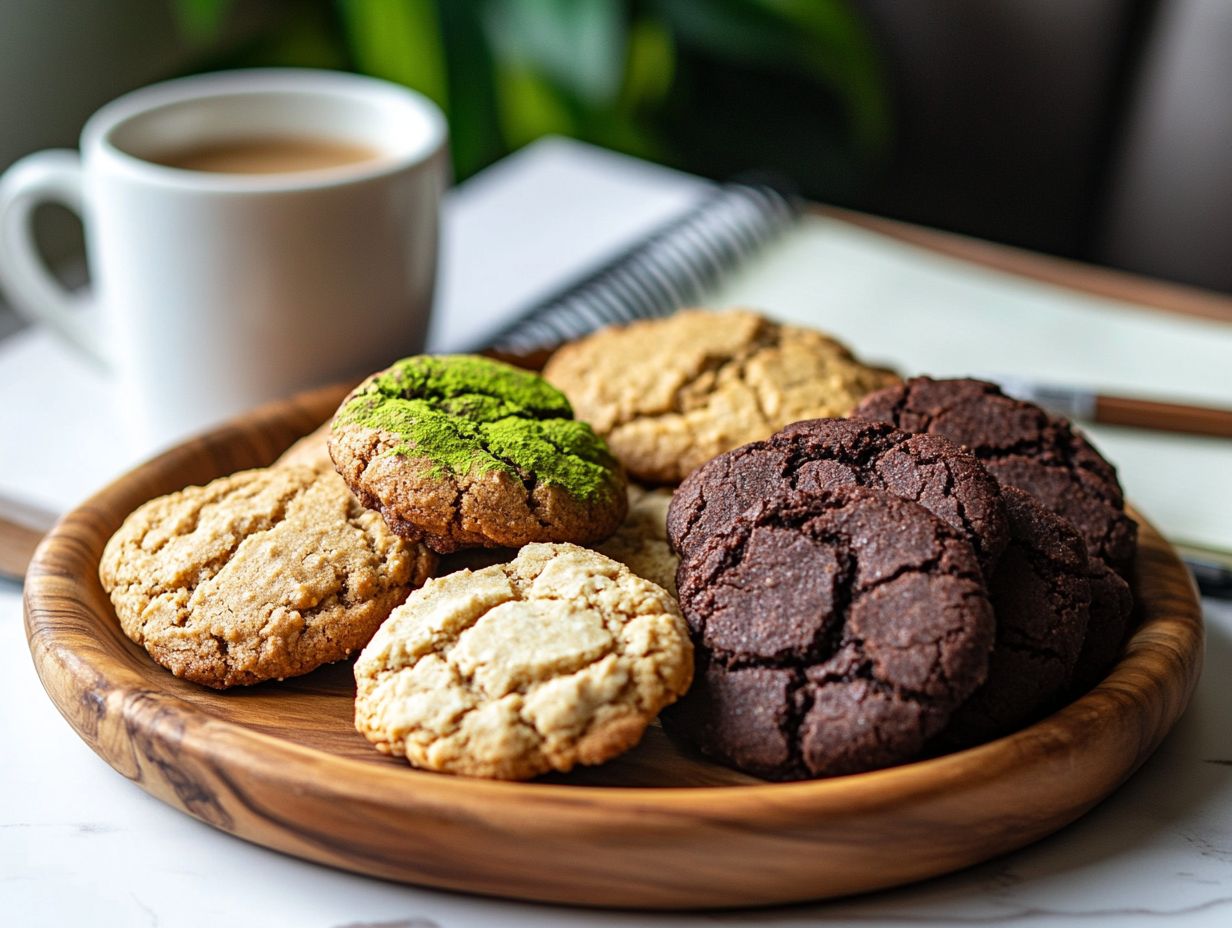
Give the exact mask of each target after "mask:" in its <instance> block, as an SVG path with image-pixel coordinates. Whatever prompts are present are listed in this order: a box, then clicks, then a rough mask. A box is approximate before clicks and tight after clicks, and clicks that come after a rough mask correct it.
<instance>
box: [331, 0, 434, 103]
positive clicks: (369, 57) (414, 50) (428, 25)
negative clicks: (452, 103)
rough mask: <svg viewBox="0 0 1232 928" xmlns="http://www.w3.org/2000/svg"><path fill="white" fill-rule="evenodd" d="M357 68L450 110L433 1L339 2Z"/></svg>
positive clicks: (359, 0)
mask: <svg viewBox="0 0 1232 928" xmlns="http://www.w3.org/2000/svg"><path fill="white" fill-rule="evenodd" d="M338 13H339V16H340V18H341V20H342V23H343V27H344V28H345V29H346V34H347V40H348V43H349V45H350V48H351V54H352V56H353V58H354V60H355V66H356V67H357V68H358V69H359V70H361V71H363V72H364V73H366V74H371V75H373V76H374V77H383V78H385V79H386V80H390V81H394V82H395V83H398V84H403V85H405V86H407V87H411V88H414V89H415V90H418V91H419V92H420V93H423V94H425V95H426V96H428V97H430V98H431V99H432V100H434V101H435V102H436V103H437V104H438V105H440V106H442V107H445V106H447V105H448V87H447V86H446V79H445V51H444V49H443V48H442V47H441V27H440V23H439V21H438V20H437V15H436V4H435V3H434V2H433V0H339V2H338Z"/></svg>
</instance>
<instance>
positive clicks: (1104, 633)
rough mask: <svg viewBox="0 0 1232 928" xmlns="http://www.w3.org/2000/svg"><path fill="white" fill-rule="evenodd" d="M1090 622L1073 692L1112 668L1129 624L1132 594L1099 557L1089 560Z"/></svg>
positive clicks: (1130, 622) (1083, 643) (1096, 680)
mask: <svg viewBox="0 0 1232 928" xmlns="http://www.w3.org/2000/svg"><path fill="white" fill-rule="evenodd" d="M1089 579H1090V582H1091V621H1090V623H1089V624H1088V625H1087V634H1086V638H1085V639H1084V640H1083V642H1082V652H1081V653H1080V654H1079V655H1078V666H1077V667H1076V668H1074V687H1073V689H1074V692H1075V693H1085V692H1086V691H1087V690H1089V689H1090V688H1091V687H1093V686H1094V685H1095V684H1096V683H1098V682H1099V681H1100V680H1102V679H1103V678H1104V676H1105V674H1107V673H1108V671H1109V670H1111V669H1112V665H1113V664H1114V663H1116V659H1117V657H1118V656H1119V655H1120V653H1121V646H1122V645H1124V644H1125V638H1126V635H1128V633H1129V630H1130V628H1131V627H1132V624H1133V622H1132V619H1133V611H1134V597H1133V594H1131V593H1130V591H1129V584H1128V583H1126V582H1125V580H1124V579H1123V578H1121V577H1120V576H1119V575H1117V574H1116V572H1114V571H1113V570H1112V568H1110V567H1109V566H1108V565H1107V564H1105V563H1104V562H1103V561H1101V560H1099V559H1098V558H1092V559H1091V574H1090V577H1089Z"/></svg>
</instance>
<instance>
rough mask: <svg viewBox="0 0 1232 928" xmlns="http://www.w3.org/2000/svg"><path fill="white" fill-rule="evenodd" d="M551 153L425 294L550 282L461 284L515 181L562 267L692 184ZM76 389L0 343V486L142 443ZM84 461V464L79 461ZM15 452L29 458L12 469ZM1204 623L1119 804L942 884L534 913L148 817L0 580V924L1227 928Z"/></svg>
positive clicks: (493, 301)
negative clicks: (1173, 712)
mask: <svg viewBox="0 0 1232 928" xmlns="http://www.w3.org/2000/svg"><path fill="white" fill-rule="evenodd" d="M554 146H555V147H553V146H548V147H547V148H543V149H540V150H539V151H538V152H536V151H531V152H530V153H528V154H527V155H524V156H522V158H521V160H516V159H515V161H514V162H513V163H510V164H506V165H503V166H501V167H499V168H498V169H497V170H496V171H495V172H493V173H492V174H490V175H488V176H487V177H484V176H482V175H481V178H480V179H479V180H478V181H473V182H472V183H471V184H469V185H467V187H464V188H462V189H461V190H460V191H459V193H457V194H455V195H454V198H453V200H452V201H451V203H450V206H449V207H448V210H449V212H448V214H447V217H446V219H447V222H446V235H447V257H446V264H445V271H444V274H445V280H444V286H443V294H442V298H443V299H444V300H446V301H449V300H454V301H457V303H458V304H459V305H470V306H473V305H476V304H477V303H482V304H483V305H485V306H486V307H487V310H486V312H487V315H486V317H485V318H484V320H482V324H484V325H488V324H495V323H498V322H499V321H500V319H501V316H502V314H507V313H508V312H512V311H514V310H515V309H516V306H517V305H518V304H519V303H522V302H525V300H526V299H527V298H528V297H529V296H531V295H532V294H533V292H534V289H533V288H534V287H540V288H543V287H546V286H548V285H549V284H550V283H551V277H552V273H553V271H552V268H551V267H549V266H546V265H545V266H543V267H542V268H540V269H539V270H538V271H535V269H534V268H533V267H532V266H531V265H529V264H527V262H526V261H524V260H522V259H519V258H518V256H517V255H508V254H506V255H504V256H503V257H502V258H501V260H500V261H499V262H497V266H496V267H495V268H494V269H493V271H492V274H491V276H490V278H489V283H488V284H487V286H488V287H489V289H488V291H486V292H485V291H483V290H482V286H481V284H480V283H477V282H476V281H474V280H472V279H469V278H466V279H464V276H465V275H463V274H462V269H463V268H464V267H465V266H466V262H467V261H470V260H473V257H471V256H473V255H475V254H477V253H480V252H483V253H485V254H486V253H487V247H486V246H484V247H481V246H482V245H483V243H485V242H486V243H489V244H490V243H492V242H495V241H497V232H495V231H493V226H494V219H496V218H498V217H500V216H509V215H519V213H517V212H512V213H511V212H510V211H511V210H513V209H514V208H515V207H516V204H517V203H518V202H525V201H526V200H527V199H528V198H529V197H532V196H538V194H536V192H535V184H536V183H538V184H540V186H542V184H543V183H544V182H548V183H551V184H552V185H553V186H554V187H556V188H558V189H560V190H561V191H562V192H563V194H564V196H563V197H562V198H561V201H560V205H559V212H560V216H561V217H562V218H561V220H560V221H558V222H555V223H552V222H545V223H544V233H543V235H544V236H549V237H550V236H552V235H555V239H553V248H556V249H559V248H563V247H565V243H567V242H570V241H575V240H576V244H577V246H578V248H577V249H576V250H575V251H574V252H573V253H574V254H575V255H576V258H577V260H576V261H575V262H574V263H573V265H572V266H573V267H575V268H576V267H578V266H580V265H583V264H585V263H586V262H588V261H592V262H593V261H594V260H596V259H597V258H598V257H601V255H602V254H603V253H605V251H607V250H608V249H610V248H612V247H613V246H615V245H618V244H619V242H620V239H621V237H622V236H623V237H628V236H629V235H631V234H636V232H637V231H638V230H639V228H645V227H646V226H647V225H649V224H653V223H654V222H655V221H657V220H659V219H661V218H662V216H663V215H670V213H671V212H672V211H674V210H677V209H679V208H680V207H681V205H683V204H685V203H687V202H689V201H690V200H691V199H692V198H693V197H694V196H696V195H697V193H698V191H699V190H700V189H702V185H701V184H700V182H695V181H690V180H687V179H684V178H680V177H679V176H674V175H671V174H670V172H662V171H659V170H658V169H647V170H641V169H638V168H637V167H635V166H634V164H633V163H625V162H618V161H613V160H612V158H613V156H610V155H605V154H595V153H593V152H588V151H586V150H583V149H580V148H576V149H575V148H573V147H564V148H562V147H561V143H554ZM570 171H572V172H573V173H569V172H570ZM562 177H563V178H565V181H567V183H566V182H563V181H562V180H561V178H562ZM536 178H537V179H536ZM587 178H589V180H588V179H587ZM595 178H602V180H601V181H600V182H599V183H601V185H603V186H602V192H601V193H596V196H595V200H596V201H603V203H602V204H599V205H602V206H603V208H604V210H605V211H609V212H610V211H611V210H613V209H617V208H619V209H624V210H625V212H624V214H623V215H624V219H623V220H622V222H621V223H609V224H608V226H607V228H608V232H607V233H606V238H605V237H604V236H601V235H592V236H591V237H590V238H589V239H587V238H586V237H585V236H580V235H579V234H578V232H577V230H578V229H579V228H589V227H590V226H589V224H588V223H587V222H586V217H585V216H584V215H582V214H579V213H577V212H576V209H577V207H576V203H577V202H578V200H579V198H578V197H577V196H576V191H577V189H579V187H578V186H576V185H581V186H585V185H586V184H587V183H596V181H595ZM570 184H574V185H575V186H574V187H572V188H570V187H569V185H570ZM566 188H569V189H566ZM593 189H595V190H599V189H600V188H599V187H595V188H593ZM582 199H583V200H585V198H582ZM540 202H542V201H540ZM570 204H572V205H570ZM620 204H623V206H621V205H620ZM592 205H595V204H592ZM571 209H572V210H574V212H570V210H571ZM605 214H606V213H605ZM522 215H524V214H522ZM533 245H534V243H533V242H531V244H530V245H528V246H527V247H533ZM557 254H558V258H559V252H557ZM506 265H507V267H505V266H506ZM502 267H505V270H502V269H501V268H502ZM527 270H528V271H529V272H530V273H529V277H530V279H529V280H528V279H527V273H525V272H524V271H527ZM536 273H537V274H538V276H537V277H535V274H536ZM502 274H504V275H505V277H504V278H502V276H501V275H502ZM515 279H516V280H517V284H516V287H515V288H514V292H512V293H511V292H510V289H511V286H513V285H512V284H511V281H514V280H515ZM518 288H520V289H518ZM451 293H452V296H451V295H450V294H451ZM498 294H500V296H498ZM450 318H451V319H452V320H454V321H452V322H451V323H450V324H449V325H448V326H446V327H445V328H443V329H438V332H437V336H436V337H437V339H438V344H439V345H441V346H442V347H448V346H449V344H450V342H451V341H453V340H460V339H462V338H464V337H465V336H466V334H467V331H468V330H467V329H466V328H465V327H460V326H458V325H457V324H456V318H455V317H454V316H452V315H451V316H450ZM97 377H98V375H97V374H94V373H92V372H88V371H85V370H83V369H80V368H78V367H76V366H75V365H74V364H73V361H72V359H71V358H70V357H68V355H66V354H64V353H62V352H60V350H59V349H58V348H57V347H56V346H55V345H54V344H53V343H52V341H51V339H49V338H48V337H47V336H46V335H45V334H44V333H41V332H31V331H27V332H23V333H19V334H18V335H15V336H10V337H9V338H7V339H5V340H4V341H3V342H0V395H3V396H5V397H11V396H14V395H16V394H17V391H18V390H21V389H23V388H25V387H26V386H28V385H29V384H31V383H39V384H42V385H44V386H43V388H42V393H43V399H42V402H41V403H40V404H36V406H35V408H34V409H33V411H31V410H29V409H26V410H25V411H23V409H22V408H21V407H20V404H16V403H10V402H6V403H3V404H0V433H2V434H6V435H10V436H12V435H21V436H22V439H23V440H22V441H21V442H8V443H6V444H5V445H4V446H3V447H2V448H0V490H2V491H4V492H6V493H8V494H9V495H13V494H14V493H17V492H21V493H22V494H23V495H24V497H25V498H27V499H30V500H32V501H35V502H38V503H40V504H42V505H44V506H47V507H50V508H56V509H64V508H67V507H68V506H70V505H72V504H73V503H74V502H75V501H77V500H79V499H81V498H82V497H84V496H85V495H86V494H87V493H88V492H89V491H90V490H92V489H94V488H95V487H97V486H99V485H100V484H102V483H103V482H104V481H105V480H106V479H108V478H109V477H110V476H112V475H114V474H116V473H119V472H121V471H122V470H124V469H126V468H127V467H128V466H131V464H132V463H133V462H135V461H136V460H138V459H140V458H141V457H144V456H145V455H146V454H148V453H149V452H150V451H151V450H152V449H149V448H141V447H137V446H134V445H126V444H124V443H123V442H121V441H118V440H117V441H107V440H106V439H107V438H108V437H109V429H110V428H111V424H112V422H113V420H112V419H110V418H109V413H108V407H107V403H108V402H109V399H108V392H107V391H108V388H107V385H106V384H105V383H104V382H101V381H98V380H96V379H92V378H97ZM48 384H51V385H53V386H47V385H48ZM83 392H84V393H88V394H89V395H90V396H91V397H92V402H91V404H90V405H88V406H83V404H81V403H80V402H79V401H78V398H79V397H80V396H82V395H83ZM48 410H50V411H51V412H53V413H55V414H56V415H55V417H54V420H53V421H57V422H60V423H63V422H64V421H65V420H64V418H63V417H64V416H69V417H72V416H76V419H71V418H70V420H69V421H70V422H71V423H72V424H73V427H72V428H69V429H65V428H63V427H60V428H58V429H57V430H56V431H55V433H54V434H53V433H52V432H51V431H50V430H48V429H46V427H45V426H43V425H41V423H42V422H45V421H47V420H48V418H51V417H49V416H48V415H47V412H48ZM83 447H89V448H91V449H92V450H91V453H90V454H89V455H83V454H81V453H80V449H81V448H83ZM33 448H37V449H40V450H41V452H42V453H41V454H39V455H33V454H31V453H30V449H33ZM1130 495H1131V497H1132V496H1133V488H1132V487H1130ZM1204 614H1205V618H1206V622H1207V654H1206V666H1205V671H1204V673H1203V676H1202V679H1201V682H1200V683H1199V685H1198V689H1197V691H1196V693H1195V695H1194V698H1193V701H1192V703H1191V705H1190V707H1189V710H1188V711H1187V712H1186V714H1185V716H1184V717H1183V718H1182V719H1181V721H1180V723H1179V724H1178V725H1177V726H1176V728H1175V729H1174V731H1173V732H1172V733H1171V735H1170V736H1169V737H1168V738H1167V739H1166V740H1165V741H1164V743H1163V745H1162V746H1161V747H1160V748H1159V750H1158V751H1157V752H1156V754H1155V755H1154V756H1153V757H1152V758H1151V759H1150V760H1149V761H1148V762H1147V763H1146V764H1145V765H1144V767H1143V768H1142V769H1141V770H1140V771H1139V772H1138V773H1137V774H1136V775H1135V776H1134V777H1132V778H1131V779H1130V780H1129V781H1128V782H1127V783H1126V784H1125V785H1124V786H1123V787H1122V788H1121V789H1119V790H1118V791H1117V792H1116V793H1115V794H1114V795H1113V796H1112V797H1111V798H1109V799H1108V800H1107V801H1105V802H1104V803H1103V804H1101V805H1100V806H1098V807H1097V808H1096V809H1094V810H1093V811H1092V812H1090V813H1089V814H1088V815H1086V816H1085V817H1084V818H1082V819H1081V820H1080V821H1078V822H1077V823H1075V824H1073V825H1071V826H1070V827H1068V828H1066V829H1064V830H1062V831H1061V832H1059V833H1057V834H1056V835H1053V836H1052V837H1050V838H1047V839H1045V840H1043V841H1041V842H1039V843H1038V844H1035V845H1033V846H1031V847H1029V848H1026V849H1024V850H1022V851H1019V852H1017V853H1015V854H1012V855H1009V856H1007V857H1004V858H1001V859H998V860H994V861H991V862H989V863H987V864H984V865H981V866H978V867H975V868H972V869H971V870H968V871H965V872H962V873H959V874H955V875H952V876H948V877H944V878H941V879H937V880H933V881H929V882H927V883H923V884H919V885H916V886H911V887H906V888H903V889H899V890H894V891H890V892H883V893H877V894H873V895H869V896H864V897H860V898H856V899H851V900H842V901H838V902H833V903H824V904H812V905H802V906H792V907H785V908H775V909H760V910H754V911H745V912H717V913H695V914H682V915H667V914H662V913H654V914H648V913H618V912H608V911H587V910H579V909H569V908H563V907H549V906H536V905H527V904H521V903H513V902H507V901H503V900H490V899H481V898H474V897H467V896H462V895H455V894H449V893H443V892H436V891H431V890H423V889H417V888H413V887H406V886H400V885H396V884H392V883H388V882H383V881H380V880H374V879H368V878H364V877H360V876H355V875H352V874H348V873H343V872H340V871H336V870H331V869H329V868H325V867H321V866H317V865H315V864H310V863H305V862H303V861H300V860H297V859H294V858H291V857H287V856H284V855H281V854H278V853H275V852H273V851H268V850H265V849H264V848H261V847H257V846H255V845H251V844H247V843H245V842H243V841H240V840H238V839H235V838H233V837H230V836H229V835H226V834H224V833H222V832H219V831H216V830H214V829H212V828H210V827H209V826H206V825H203V824H201V823H199V822H197V821H195V820H193V819H191V818H189V817H187V816H185V815H183V814H181V813H179V812H177V811H175V810H173V809H171V808H170V807H168V806H165V805H163V804H162V803H160V802H159V801H157V800H155V799H153V798H152V797H150V796H148V795H146V794H145V793H144V792H142V791H141V790H140V789H139V788H138V787H137V786H136V785H135V784H133V783H130V782H129V781H127V780H126V779H125V778H124V777H122V776H120V775H119V774H117V773H116V772H115V771H113V770H112V769H111V768H110V767H108V766H107V765H106V764H105V763H103V761H101V760H100V759H99V758H97V757H96V756H95V755H94V754H93V753H92V752H91V751H90V749H89V748H88V747H86V745H85V744H84V743H83V742H81V741H80V740H78V738H77V737H76V736H75V735H74V734H73V732H72V730H71V729H70V728H69V726H68V724H67V723H66V722H65V721H64V720H63V719H61V718H60V716H59V715H58V713H57V712H56V710H55V708H54V707H53V706H52V704H51V702H50V701H49V700H48V699H47V698H46V696H45V695H44V693H43V692H42V688H41V686H40V684H39V681H38V679H37V677H36V676H35V673H34V669H33V666H32V664H31V661H30V656H29V652H28V650H27V647H26V642H25V635H24V631H23V627H22V618H21V598H20V590H19V588H18V587H17V586H16V585H14V584H11V583H6V582H3V581H0V704H2V705H3V711H2V712H0V745H3V746H4V752H3V758H4V759H3V762H2V763H0V903H2V907H0V913H2V914H0V924H6V925H7V924H12V925H15V926H17V925H20V926H62V925H72V924H89V925H92V926H105V928H110V926H126V928H127V926H142V925H151V926H196V925H217V924H239V925H248V924H265V925H295V926H297V928H343V926H350V928H357V926H368V928H431V926H439V928H468V926H502V928H503V926H514V925H536V926H538V925H543V926H556V925H560V926H565V925H569V926H574V925H577V926H596V928H597V926H607V925H611V926H617V925H647V924H656V925H657V924H662V925H680V926H692V925H714V924H738V925H783V926H806V925H825V924H831V923H840V924H862V925H864V924H867V925H910V924H942V925H944V924H956V925H962V924H996V923H1011V924H1018V923H1022V924H1030V925H1037V924H1038V925H1073V924H1077V923H1082V924H1087V925H1116V926H1122V925H1125V926H1128V925H1145V924H1151V923H1156V922H1158V921H1160V920H1161V919H1167V921H1168V922H1169V923H1174V922H1175V923H1181V924H1186V925H1211V926H1214V925H1225V924H1229V923H1232V698H1229V696H1228V694H1227V682H1226V681H1227V680H1228V679H1229V678H1232V604H1228V603H1215V602H1212V601H1208V602H1205V603H1204Z"/></svg>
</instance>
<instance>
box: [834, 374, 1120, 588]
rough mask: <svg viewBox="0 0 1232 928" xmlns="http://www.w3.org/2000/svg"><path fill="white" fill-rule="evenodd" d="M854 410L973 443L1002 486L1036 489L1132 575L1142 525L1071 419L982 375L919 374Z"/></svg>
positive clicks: (1112, 472) (1097, 550)
mask: <svg viewBox="0 0 1232 928" xmlns="http://www.w3.org/2000/svg"><path fill="white" fill-rule="evenodd" d="M853 415H857V416H862V417H864V418H866V419H880V420H882V421H884V422H889V423H891V424H892V425H896V426H898V427H899V428H900V429H904V430H906V431H908V432H923V433H928V434H932V435H942V436H944V437H946V438H948V439H950V440H951V441H955V442H958V443H959V444H960V445H964V446H966V447H967V448H970V449H971V451H972V452H973V453H974V454H975V456H976V457H977V458H979V459H980V461H982V462H983V464H984V466H985V467H987V468H988V470H989V472H990V473H991V474H992V475H993V476H994V477H996V478H997V480H998V481H1000V482H1001V484H1002V485H1003V486H1011V487H1017V488H1018V489H1020V490H1024V491H1025V492H1027V493H1030V494H1031V495H1032V496H1034V497H1035V498H1036V499H1038V500H1039V501H1040V502H1041V503H1043V504H1044V505H1045V506H1047V507H1048V508H1049V509H1051V510H1052V511H1053V512H1055V513H1056V514H1057V515H1059V516H1061V517H1062V518H1065V519H1068V520H1069V521H1070V522H1072V523H1073V524H1074V526H1075V527H1076V528H1077V529H1078V531H1079V532H1080V533H1081V534H1082V537H1083V539H1084V540H1085V541H1086V544H1087V549H1088V551H1090V553H1091V554H1093V555H1095V556H1097V557H1100V558H1102V559H1103V560H1104V561H1106V562H1107V563H1108V565H1109V566H1111V567H1112V568H1113V569H1114V570H1116V571H1117V572H1118V573H1120V574H1121V575H1122V576H1127V575H1128V573H1129V570H1130V567H1131V565H1132V562H1133V558H1134V551H1135V549H1136V548H1137V544H1138V526H1137V524H1136V523H1135V522H1134V521H1133V519H1131V518H1130V517H1129V516H1127V515H1126V514H1125V501H1124V498H1123V497H1122V494H1121V485H1120V484H1119V483H1118V482H1117V476H1116V469H1115V468H1114V467H1113V466H1112V465H1111V464H1109V463H1108V462H1107V461H1106V460H1104V458H1103V457H1102V456H1101V455H1100V453H1099V452H1098V451H1096V450H1095V448H1094V447H1093V446H1092V445H1091V443H1090V442H1088V441H1087V440H1086V438H1084V437H1083V436H1082V435H1081V434H1080V433H1078V432H1076V431H1074V429H1073V428H1072V427H1071V426H1070V423H1069V422H1068V421H1066V420H1065V419H1062V418H1060V417H1058V416H1052V415H1049V414H1048V413H1047V412H1045V411H1044V410H1043V409H1041V408H1040V407H1039V406H1036V405H1035V404H1034V403H1025V402H1022V401H1021V400H1016V399H1013V398H1012V397H1008V396H1006V395H1005V394H1004V393H1002V392H1001V390H1000V388H998V387H997V386H996V385H995V384H991V383H985V382H984V381H981V380H933V379H931V378H928V377H914V378H912V379H911V380H908V381H907V382H905V383H903V384H900V385H898V386H894V387H889V388H887V389H885V390H881V391H878V392H877V393H874V394H872V395H870V396H868V397H865V399H864V400H863V401H862V402H861V403H860V405H859V406H857V407H856V409H855V411H854V413H853Z"/></svg>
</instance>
